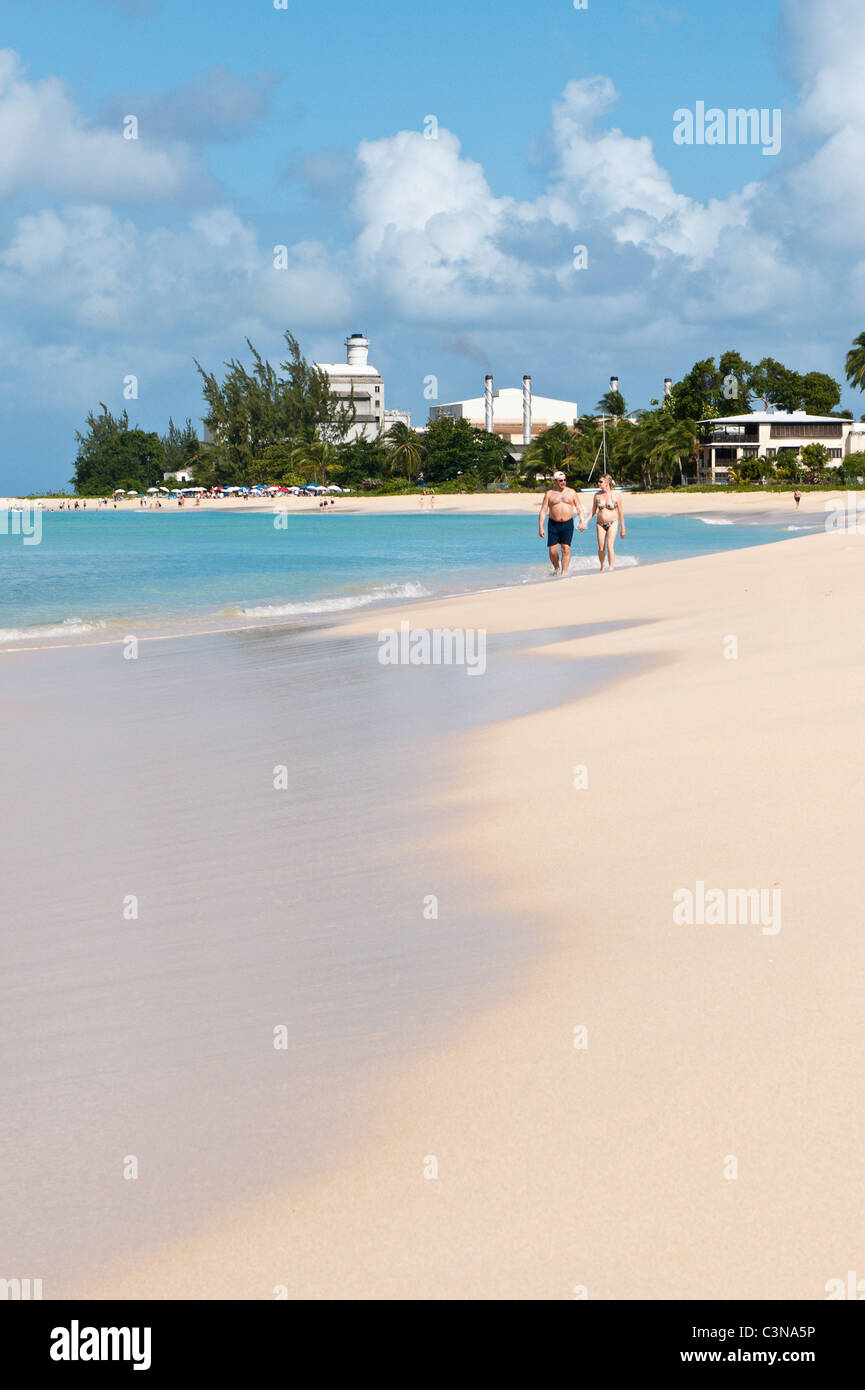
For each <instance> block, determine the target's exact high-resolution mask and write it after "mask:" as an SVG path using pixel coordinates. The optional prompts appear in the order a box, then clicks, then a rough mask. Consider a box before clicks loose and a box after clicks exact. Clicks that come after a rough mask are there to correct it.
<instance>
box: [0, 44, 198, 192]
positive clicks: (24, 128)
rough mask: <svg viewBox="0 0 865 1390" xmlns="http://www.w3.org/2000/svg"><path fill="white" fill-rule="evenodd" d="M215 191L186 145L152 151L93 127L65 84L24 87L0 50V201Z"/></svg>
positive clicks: (12, 60) (18, 70)
mask: <svg viewBox="0 0 865 1390" xmlns="http://www.w3.org/2000/svg"><path fill="white" fill-rule="evenodd" d="M208 190H209V191H210V192H211V194H212V191H213V183H212V180H211V179H210V177H209V175H208V174H207V172H206V170H205V168H204V167H203V166H202V165H201V164H200V163H199V162H198V161H197V160H196V159H194V158H193V157H192V155H191V154H190V152H189V150H188V149H187V148H186V147H184V146H183V145H182V144H175V145H172V146H170V147H168V146H163V147H162V148H154V147H153V146H152V145H148V144H147V143H146V142H144V141H142V140H126V139H124V138H123V131H122V128H121V127H120V126H119V125H118V127H117V129H116V131H108V130H104V129H100V128H98V127H95V126H93V125H92V124H90V123H88V122H87V121H86V120H85V119H84V117H83V116H82V115H81V113H80V112H79V111H78V110H77V108H76V107H75V105H74V104H73V102H72V101H71V99H70V97H69V95H68V93H67V91H66V88H65V87H64V85H63V83H62V82H60V81H58V80H57V79H56V78H53V77H48V78H44V79H43V80H42V81H39V82H30V81H28V79H27V76H26V73H25V71H24V68H23V66H22V64H21V60H20V58H19V56H18V54H17V53H14V52H13V51H12V50H11V49H2V50H0V194H3V195H5V196H7V197H8V196H10V195H11V194H14V193H19V192H25V191H26V192H33V191H36V192H42V193H45V194H49V195H52V196H55V197H59V198H76V199H98V200H99V199H101V200H105V201H106V202H110V203H114V202H136V203H160V202H173V201H177V200H187V199H192V198H195V197H202V196H204V194H205V193H207V192H208Z"/></svg>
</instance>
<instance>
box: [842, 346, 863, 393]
mask: <svg viewBox="0 0 865 1390" xmlns="http://www.w3.org/2000/svg"><path fill="white" fill-rule="evenodd" d="M844 369H845V372H846V374H847V380H848V381H849V383H850V385H851V386H856V387H858V389H859V390H860V391H865V333H860V334H859V336H858V337H857V338H854V339H853V345H852V347H851V348H850V351H849V352H848V353H847V358H846V361H845V363H844Z"/></svg>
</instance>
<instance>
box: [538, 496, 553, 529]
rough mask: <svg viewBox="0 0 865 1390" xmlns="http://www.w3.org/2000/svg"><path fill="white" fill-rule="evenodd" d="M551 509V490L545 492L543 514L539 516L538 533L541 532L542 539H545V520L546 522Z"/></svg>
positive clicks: (542, 506)
mask: <svg viewBox="0 0 865 1390" xmlns="http://www.w3.org/2000/svg"><path fill="white" fill-rule="evenodd" d="M549 509H550V494H549V492H545V493H544V500H543V502H542V503H541V514H540V516H539V517H538V534H539V536H540V538H541V540H544V522H545V521H546V519H547V512H548V511H549Z"/></svg>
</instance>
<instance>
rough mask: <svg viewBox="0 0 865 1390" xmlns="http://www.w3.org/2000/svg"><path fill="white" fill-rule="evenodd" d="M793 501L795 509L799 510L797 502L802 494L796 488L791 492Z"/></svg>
mask: <svg viewBox="0 0 865 1390" xmlns="http://www.w3.org/2000/svg"><path fill="white" fill-rule="evenodd" d="M793 501H794V502H795V503H796V511H797V512H798V510H799V503H800V502H801V501H802V494H801V492H800V491H799V489H798V488H797V489H796V491H795V492H794V493H793Z"/></svg>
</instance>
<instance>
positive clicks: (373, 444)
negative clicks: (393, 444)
mask: <svg viewBox="0 0 865 1390" xmlns="http://www.w3.org/2000/svg"><path fill="white" fill-rule="evenodd" d="M337 455H338V458H339V464H338V468H337V470H336V472H335V475H334V480H335V481H336V482H337V483H339V484H340V486H341V487H360V486H362V485H363V483H364V481H367V482H373V483H381V482H382V481H383V480H384V479H385V478H386V477H387V476H388V474H389V472H390V467H391V455H390V453H389V452H388V449H387V447H386V445H385V444H383V443H382V441H381V440H380V439H366V438H363V437H361V438H360V439H352V440H350V441H346V442H343V443H342V444H339V445H337Z"/></svg>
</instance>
